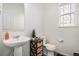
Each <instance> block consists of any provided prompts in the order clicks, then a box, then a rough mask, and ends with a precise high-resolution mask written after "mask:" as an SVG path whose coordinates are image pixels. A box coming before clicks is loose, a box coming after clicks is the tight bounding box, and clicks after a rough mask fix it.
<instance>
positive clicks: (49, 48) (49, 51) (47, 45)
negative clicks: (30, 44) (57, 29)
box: [42, 36, 56, 56]
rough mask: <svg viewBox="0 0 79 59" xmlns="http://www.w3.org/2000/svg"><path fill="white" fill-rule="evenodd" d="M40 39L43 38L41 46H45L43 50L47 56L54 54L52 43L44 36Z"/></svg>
mask: <svg viewBox="0 0 79 59" xmlns="http://www.w3.org/2000/svg"><path fill="white" fill-rule="evenodd" d="M42 39H43V46H44V47H45V48H46V51H45V52H47V56H54V51H55V50H56V46H55V45H54V44H50V43H48V42H47V40H46V37H45V36H42Z"/></svg>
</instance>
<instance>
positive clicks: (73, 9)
mask: <svg viewBox="0 0 79 59" xmlns="http://www.w3.org/2000/svg"><path fill="white" fill-rule="evenodd" d="M71 12H75V4H71Z"/></svg>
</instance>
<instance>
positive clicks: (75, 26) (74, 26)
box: [57, 25, 79, 28]
mask: <svg viewBox="0 0 79 59" xmlns="http://www.w3.org/2000/svg"><path fill="white" fill-rule="evenodd" d="M57 27H58V28H79V26H77V25H73V26H57Z"/></svg>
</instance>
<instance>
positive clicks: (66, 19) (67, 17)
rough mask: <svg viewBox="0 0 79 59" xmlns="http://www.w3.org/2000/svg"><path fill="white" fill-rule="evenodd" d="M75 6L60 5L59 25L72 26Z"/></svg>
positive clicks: (72, 4)
mask: <svg viewBox="0 0 79 59" xmlns="http://www.w3.org/2000/svg"><path fill="white" fill-rule="evenodd" d="M74 12H75V4H74V3H71V4H61V5H60V21H59V23H60V25H64V26H65V25H66V26H68V25H69V26H70V25H72V24H74Z"/></svg>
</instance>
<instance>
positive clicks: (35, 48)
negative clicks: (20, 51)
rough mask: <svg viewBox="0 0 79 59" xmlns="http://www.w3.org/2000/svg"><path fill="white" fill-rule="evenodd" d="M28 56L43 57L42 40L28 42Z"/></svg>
mask: <svg viewBox="0 0 79 59" xmlns="http://www.w3.org/2000/svg"><path fill="white" fill-rule="evenodd" d="M30 56H43V40H42V39H35V40H30Z"/></svg>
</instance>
